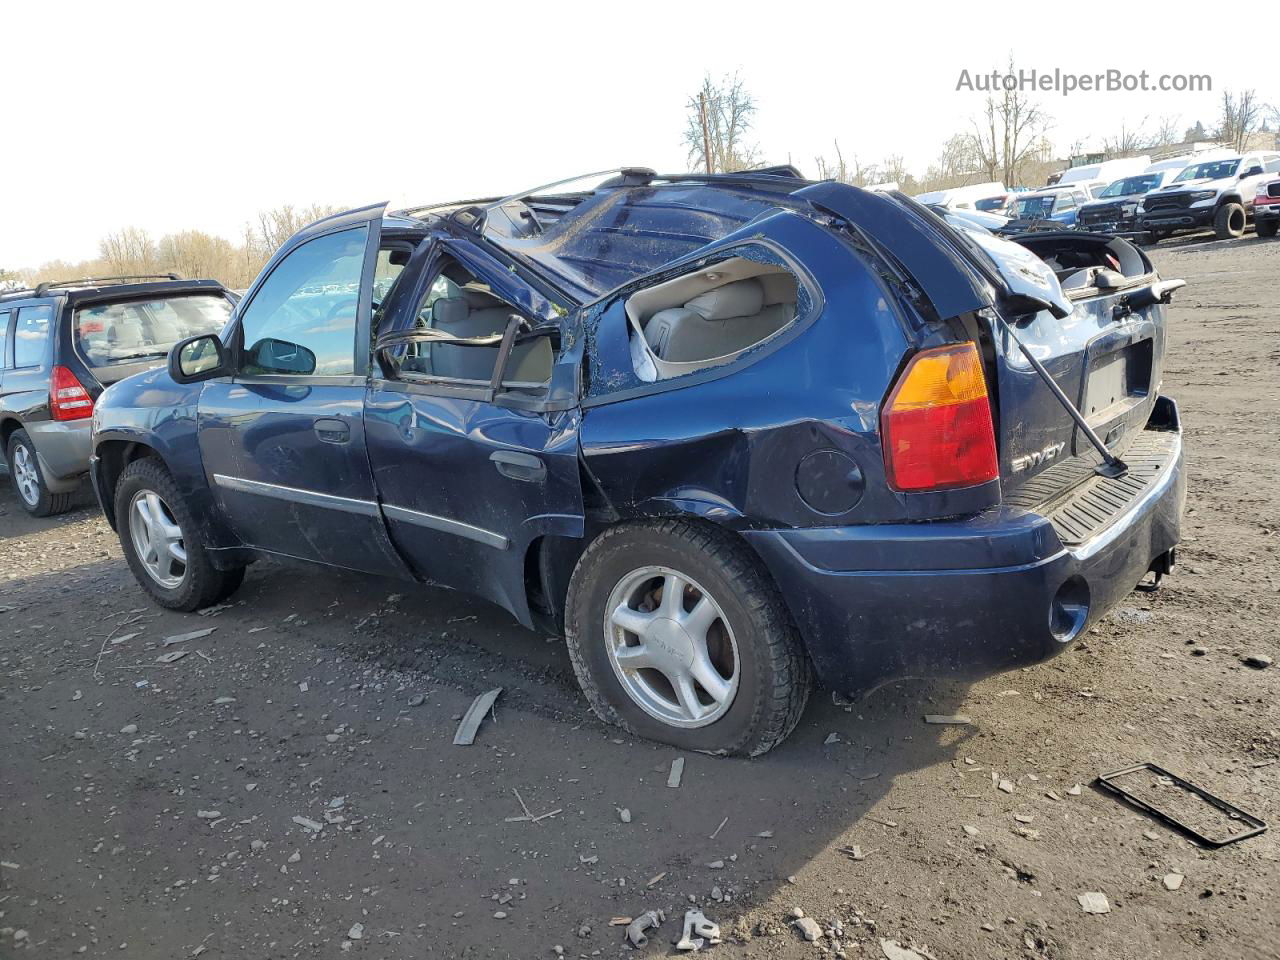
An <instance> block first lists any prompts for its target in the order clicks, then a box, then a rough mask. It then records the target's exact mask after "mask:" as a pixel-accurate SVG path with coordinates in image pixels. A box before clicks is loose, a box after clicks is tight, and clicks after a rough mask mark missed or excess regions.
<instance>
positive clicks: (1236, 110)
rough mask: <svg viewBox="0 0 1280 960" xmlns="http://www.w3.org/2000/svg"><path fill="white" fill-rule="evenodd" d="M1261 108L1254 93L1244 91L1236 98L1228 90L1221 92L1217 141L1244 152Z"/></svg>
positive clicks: (1256, 123)
mask: <svg viewBox="0 0 1280 960" xmlns="http://www.w3.org/2000/svg"><path fill="white" fill-rule="evenodd" d="M1261 114H1262V107H1261V105H1260V104H1259V103H1258V100H1257V96H1256V91H1254V90H1244V91H1242V92H1241V93H1240V94H1239V95H1238V96H1237V95H1236V94H1235V93H1233V92H1232V91H1230V90H1224V91H1223V92H1222V115H1221V117H1220V119H1219V120H1218V131H1217V135H1218V139H1219V140H1221V141H1222V142H1223V143H1227V144H1230V145H1231V146H1233V147H1235V148H1236V149H1237V150H1244V148H1245V145H1246V144H1247V143H1248V141H1249V134H1251V133H1253V131H1254V128H1255V127H1257V125H1258V118H1259V117H1260V116H1261Z"/></svg>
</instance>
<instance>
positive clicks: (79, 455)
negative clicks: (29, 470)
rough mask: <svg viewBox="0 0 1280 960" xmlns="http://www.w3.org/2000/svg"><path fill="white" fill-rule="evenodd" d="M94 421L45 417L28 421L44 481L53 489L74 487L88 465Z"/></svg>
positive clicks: (62, 490) (58, 490) (28, 431)
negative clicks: (48, 418)
mask: <svg viewBox="0 0 1280 960" xmlns="http://www.w3.org/2000/svg"><path fill="white" fill-rule="evenodd" d="M91 423H92V421H90V420H89V419H87V418H86V419H84V420H65V421H59V420H44V421H41V422H39V423H28V424H27V425H26V430H27V433H28V434H29V435H30V437H31V442H32V443H34V444H35V447H36V454H37V455H38V456H39V458H40V468H41V472H42V473H43V474H44V478H45V484H46V486H48V487H49V489H50V490H52V491H53V492H54V493H65V492H67V491H68V490H73V489H75V488H76V487H77V486H78V485H79V483H80V478H81V477H83V476H84V474H85V471H86V470H88V469H89V453H90V442H89V427H90V425H91Z"/></svg>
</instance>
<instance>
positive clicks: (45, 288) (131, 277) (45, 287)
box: [35, 271, 182, 297]
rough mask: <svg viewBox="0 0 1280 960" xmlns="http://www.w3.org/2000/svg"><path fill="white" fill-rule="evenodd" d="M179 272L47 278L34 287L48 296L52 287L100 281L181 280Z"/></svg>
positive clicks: (41, 293) (95, 283)
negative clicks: (69, 278)
mask: <svg viewBox="0 0 1280 960" xmlns="http://www.w3.org/2000/svg"><path fill="white" fill-rule="evenodd" d="M181 279H182V276H181V274H177V273H174V272H173V271H170V272H169V273H130V274H121V275H120V276H118V277H81V278H80V279H79V280H49V281H46V282H45V283H42V284H39V285H38V286H37V287H36V292H35V295H36V296H37V297H44V296H48V294H49V291H50V290H52V289H53V288H54V287H81V286H96V285H97V284H100V283H132V282H134V281H135V280H181Z"/></svg>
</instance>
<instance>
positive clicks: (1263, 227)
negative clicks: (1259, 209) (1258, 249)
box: [1257, 220, 1280, 237]
mask: <svg viewBox="0 0 1280 960" xmlns="http://www.w3.org/2000/svg"><path fill="white" fill-rule="evenodd" d="M1277 227H1280V220H1259V221H1258V228H1257V229H1258V236H1260V237H1274V236H1275V235H1276V228H1277Z"/></svg>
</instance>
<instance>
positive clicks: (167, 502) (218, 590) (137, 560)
mask: <svg viewBox="0 0 1280 960" xmlns="http://www.w3.org/2000/svg"><path fill="white" fill-rule="evenodd" d="M115 507H116V526H117V528H118V531H117V532H118V534H119V536H120V546H121V548H122V549H123V550H124V556H125V560H127V561H128V563H129V569H130V570H132V571H133V576H134V579H135V580H137V581H138V584H139V586H141V587H142V589H144V590H146V591H147V593H148V594H150V595H151V598H152V599H153V600H154V601H155V602H156V603H158V604H160V606H162V607H167V608H168V609H170V610H184V611H191V610H199V609H200V608H201V607H207V606H210V605H211V604H214V603H217V602H218V601H219V600H224V599H226V598H227V597H229V596H230V595H231V594H232V593H234V592H235V591H236V589H237V588H238V587H239V586H240V583H241V582H242V581H243V580H244V568H243V567H237V568H235V569H232V570H217V569H215V568H214V567H213V565H212V564H211V563H210V561H209V555H208V553H207V552H206V551H205V549H204V545H203V544H201V543H200V540H199V536H198V534H197V533H196V530H197V527H196V523H195V518H194V517H193V516H192V514H191V511H190V510H189V509H188V508H187V505H186V502H185V501H184V500H183V498H182V494H181V493H180V491H179V490H178V485H177V484H176V483H175V482H174V480H173V477H172V476H171V475H170V473H169V471H168V470H167V469H165V466H164V464H162V463H161V462H160V461H159V460H155V459H151V458H148V459H144V460H135V461H134V462H133V463H131V464H129V466H128V467H126V468H125V470H124V473H122V474H121V475H120V480H119V482H118V483H117V484H116V495H115Z"/></svg>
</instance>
